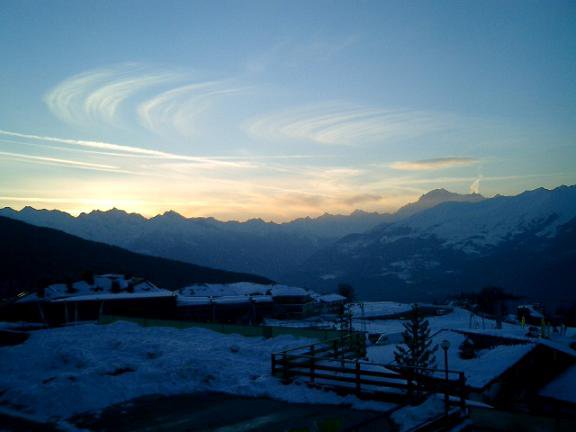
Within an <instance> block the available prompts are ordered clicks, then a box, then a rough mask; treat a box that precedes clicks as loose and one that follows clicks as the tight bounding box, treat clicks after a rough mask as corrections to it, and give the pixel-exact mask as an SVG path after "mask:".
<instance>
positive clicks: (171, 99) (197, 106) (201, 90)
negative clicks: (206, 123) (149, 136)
mask: <svg viewBox="0 0 576 432" xmlns="http://www.w3.org/2000/svg"><path fill="white" fill-rule="evenodd" d="M246 89H247V88H246V87H243V86H241V85H239V84H237V83H234V82H232V81H225V80H222V81H206V82H199V83H192V84H187V85H184V86H180V87H177V88H174V89H170V90H167V91H165V92H163V93H161V94H159V95H157V96H155V97H153V98H150V99H148V100H146V101H145V102H143V103H141V104H140V105H139V106H138V109H137V110H138V116H139V118H140V122H141V124H142V125H143V126H144V127H146V128H147V129H149V130H151V131H154V132H157V133H162V132H166V131H177V132H179V133H180V134H181V135H190V134H193V133H194V132H195V130H196V127H197V124H196V121H197V118H198V117H199V116H200V115H201V114H202V113H204V112H206V111H208V109H209V108H211V107H212V106H213V105H214V103H215V102H216V101H217V100H219V99H221V98H223V97H226V96H232V95H237V94H241V93H242V92H244V91H245V90H246Z"/></svg>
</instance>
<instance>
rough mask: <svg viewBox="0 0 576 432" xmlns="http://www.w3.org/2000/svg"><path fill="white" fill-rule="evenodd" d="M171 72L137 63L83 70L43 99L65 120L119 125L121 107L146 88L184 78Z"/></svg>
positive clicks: (77, 123)
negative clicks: (150, 68) (148, 67)
mask: <svg viewBox="0 0 576 432" xmlns="http://www.w3.org/2000/svg"><path fill="white" fill-rule="evenodd" d="M181 78H182V75H181V74H178V73H172V72H162V71H160V72H158V71H150V70H147V69H146V68H143V67H141V66H137V65H130V64H128V65H119V66H112V67H109V68H102V69H97V70H92V71H88V72H85V73H81V74H78V75H75V76H72V77H71V78H68V79H67V80H65V81H63V82H62V83H60V84H58V85H57V86H56V87H54V88H53V89H52V90H50V91H49V92H48V93H47V94H46V96H45V97H44V101H45V103H46V105H47V106H48V108H49V109H50V111H51V112H52V113H53V114H54V115H55V116H57V117H58V118H59V119H61V120H62V121H64V122H66V123H70V124H74V125H80V126H86V125H89V124H91V123H94V122H98V121H104V122H105V123H108V124H111V125H115V126H118V125H119V119H118V114H119V107H120V105H121V104H122V103H123V102H124V101H125V100H126V99H128V98H129V97H131V96H134V95H136V94H137V93H138V92H141V91H143V90H145V89H148V88H150V87H153V86H158V85H161V84H166V83H170V82H173V81H176V80H178V79H181Z"/></svg>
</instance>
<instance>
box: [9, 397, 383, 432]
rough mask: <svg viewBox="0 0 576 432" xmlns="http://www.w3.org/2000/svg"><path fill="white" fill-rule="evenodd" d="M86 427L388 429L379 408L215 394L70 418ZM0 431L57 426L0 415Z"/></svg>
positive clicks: (145, 401) (238, 431) (234, 431)
mask: <svg viewBox="0 0 576 432" xmlns="http://www.w3.org/2000/svg"><path fill="white" fill-rule="evenodd" d="M73 422H74V423H75V425H76V426H77V427H78V428H79V429H85V430H91V431H114V432H124V431H126V432H127V431H138V432H144V431H166V432H167V431H170V432H176V431H178V432H183V431H218V432H248V431H254V432H264V431H270V432H275V431H282V432H284V431H294V432H296V431H298V432H299V431H319V432H324V431H325V432H337V431H362V432H364V431H382V432H385V431H389V430H391V429H390V423H389V420H388V416H387V415H386V414H384V413H379V412H372V411H356V410H352V409H349V408H346V407H342V406H335V405H309V404H288V403H284V402H279V401H273V400H269V399H253V398H240V397H236V396H229V395H221V394H198V395H188V396H171V397H144V398H140V399H137V400H134V401H132V402H129V403H125V404H121V405H116V406H113V407H110V408H108V409H106V410H105V411H104V412H103V413H102V415H101V416H99V417H93V416H79V417H76V418H74V419H73ZM0 425H1V426H0V431H11V432H12V431H50V432H51V431H58V430H59V429H58V428H57V427H55V426H54V425H43V424H34V423H29V422H27V421H24V420H20V419H14V418H8V417H3V416H0Z"/></svg>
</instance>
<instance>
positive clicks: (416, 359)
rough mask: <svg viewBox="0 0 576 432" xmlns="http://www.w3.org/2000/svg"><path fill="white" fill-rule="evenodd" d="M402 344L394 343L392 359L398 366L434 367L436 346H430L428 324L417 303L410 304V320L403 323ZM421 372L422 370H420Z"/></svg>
mask: <svg viewBox="0 0 576 432" xmlns="http://www.w3.org/2000/svg"><path fill="white" fill-rule="evenodd" d="M402 339H403V344H401V345H396V350H395V351H394V359H395V360H396V364H397V365H398V366H400V367H411V368H418V369H420V368H422V369H427V368H434V367H435V366H436V356H435V354H434V353H435V352H436V350H437V349H438V346H437V345H435V346H432V338H431V337H430V324H429V323H428V320H426V319H424V317H423V316H422V312H421V311H420V309H419V308H418V306H417V305H412V312H411V314H410V320H409V321H407V322H405V323H404V331H403V332H402ZM421 372H423V371H421Z"/></svg>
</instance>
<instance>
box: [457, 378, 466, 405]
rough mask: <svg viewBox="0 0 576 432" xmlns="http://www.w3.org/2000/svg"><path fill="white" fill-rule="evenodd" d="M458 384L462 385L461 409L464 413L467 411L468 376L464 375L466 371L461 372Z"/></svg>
mask: <svg viewBox="0 0 576 432" xmlns="http://www.w3.org/2000/svg"><path fill="white" fill-rule="evenodd" d="M458 384H459V386H460V409H461V410H462V413H464V412H465V411H466V377H465V376H464V372H460V374H459V377H458Z"/></svg>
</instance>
